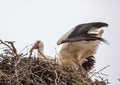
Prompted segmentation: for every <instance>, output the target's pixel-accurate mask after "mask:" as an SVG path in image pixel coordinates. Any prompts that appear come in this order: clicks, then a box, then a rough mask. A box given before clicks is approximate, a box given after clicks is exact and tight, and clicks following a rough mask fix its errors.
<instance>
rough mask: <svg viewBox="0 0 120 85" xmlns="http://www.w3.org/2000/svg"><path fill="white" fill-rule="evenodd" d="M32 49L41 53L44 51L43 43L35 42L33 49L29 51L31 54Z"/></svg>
mask: <svg viewBox="0 0 120 85" xmlns="http://www.w3.org/2000/svg"><path fill="white" fill-rule="evenodd" d="M34 49H37V50H39V51H41V52H43V50H44V44H43V42H42V41H40V40H38V41H36V42H35V44H34V45H33V47H32V48H31V49H30V52H32V51H33V50H34Z"/></svg>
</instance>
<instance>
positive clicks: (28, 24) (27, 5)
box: [0, 0, 120, 85]
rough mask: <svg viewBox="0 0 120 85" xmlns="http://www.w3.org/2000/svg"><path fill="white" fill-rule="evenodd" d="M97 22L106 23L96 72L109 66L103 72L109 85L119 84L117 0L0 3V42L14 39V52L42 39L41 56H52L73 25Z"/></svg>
mask: <svg viewBox="0 0 120 85" xmlns="http://www.w3.org/2000/svg"><path fill="white" fill-rule="evenodd" d="M95 21H101V22H106V23H108V24H109V27H108V28H105V33H104V36H103V37H104V38H105V39H107V40H108V42H109V43H110V45H106V44H104V43H102V44H101V45H100V47H99V49H98V51H97V53H96V68H97V70H99V69H101V68H103V67H105V66H107V65H110V67H109V68H107V69H105V70H104V71H103V73H107V74H108V75H109V77H108V78H109V81H110V82H111V85H119V84H120V82H119V81H118V78H120V66H119V65H120V56H119V50H120V46H119V43H120V38H119V36H120V32H119V31H120V30H119V29H120V0H0V29H1V30H0V39H3V40H14V41H16V43H15V45H16V46H17V48H18V51H21V50H22V49H23V48H24V47H25V46H26V45H28V44H31V43H33V42H35V41H36V40H42V41H43V42H44V44H45V53H46V54H48V55H52V56H54V55H55V54H56V53H55V48H56V49H57V50H58V51H59V49H60V46H57V45H56V42H57V40H58V39H59V38H60V37H61V36H62V35H63V34H64V33H65V32H67V31H68V30H69V29H71V28H73V27H74V26H76V25H78V24H81V23H87V22H95Z"/></svg>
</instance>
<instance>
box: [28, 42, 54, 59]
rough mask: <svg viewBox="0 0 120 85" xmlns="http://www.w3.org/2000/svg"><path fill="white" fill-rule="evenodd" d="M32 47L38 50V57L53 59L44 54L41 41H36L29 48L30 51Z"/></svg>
mask: <svg viewBox="0 0 120 85" xmlns="http://www.w3.org/2000/svg"><path fill="white" fill-rule="evenodd" d="M34 49H37V50H38V58H39V59H53V58H52V57H51V56H49V55H45V54H44V44H43V42H42V41H40V40H38V41H36V42H35V44H34V45H33V47H32V48H31V49H30V52H32V51H33V50H34Z"/></svg>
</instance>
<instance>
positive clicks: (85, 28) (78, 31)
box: [57, 22, 108, 45]
mask: <svg viewBox="0 0 120 85" xmlns="http://www.w3.org/2000/svg"><path fill="white" fill-rule="evenodd" d="M107 26H108V24H107V23H103V22H92V23H85V24H80V25H77V26H76V27H75V28H73V29H71V30H70V31H68V32H67V33H66V34H64V35H63V36H62V37H61V38H60V39H59V40H58V42H57V44H58V45H60V44H62V43H65V42H76V41H82V40H86V41H90V40H101V41H103V42H105V40H104V39H103V38H99V37H96V36H95V35H94V34H88V32H89V31H90V30H92V31H94V30H96V29H99V28H101V27H107ZM91 35H92V36H91Z"/></svg>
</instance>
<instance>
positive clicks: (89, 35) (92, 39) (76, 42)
mask: <svg viewBox="0 0 120 85" xmlns="http://www.w3.org/2000/svg"><path fill="white" fill-rule="evenodd" d="M102 27H108V24H107V23H104V22H92V23H85V24H80V25H77V26H76V27H74V28H72V29H71V30H70V31H68V32H67V33H65V34H64V35H63V36H62V37H61V38H60V39H59V40H58V41H57V45H60V44H63V47H62V48H61V50H60V53H59V54H60V55H59V57H60V61H59V64H60V65H61V66H62V67H70V68H72V69H77V68H78V65H80V66H82V63H83V62H84V60H85V59H87V58H88V57H90V56H93V55H94V54H95V52H96V50H97V48H98V46H99V43H100V41H102V42H105V43H107V41H106V40H105V39H103V38H102V34H103V32H104V30H103V29H101V30H99V29H100V28H102Z"/></svg>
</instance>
